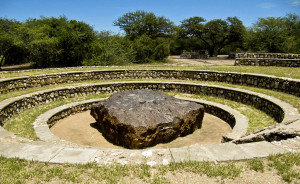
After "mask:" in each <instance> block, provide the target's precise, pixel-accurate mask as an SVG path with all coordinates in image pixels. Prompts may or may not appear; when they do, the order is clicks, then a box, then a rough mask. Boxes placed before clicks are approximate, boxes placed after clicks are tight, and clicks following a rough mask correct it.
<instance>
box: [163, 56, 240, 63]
mask: <svg viewBox="0 0 300 184" xmlns="http://www.w3.org/2000/svg"><path fill="white" fill-rule="evenodd" d="M227 57H228V56H227V55H218V56H217V57H211V58H208V59H184V58H180V56H169V57H168V59H169V60H171V61H173V62H174V63H173V64H168V65H179V66H191V65H192V66H198V65H222V66H224V65H232V66H233V65H234V62H235V60H234V59H227Z"/></svg>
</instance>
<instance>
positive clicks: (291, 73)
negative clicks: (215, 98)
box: [0, 65, 300, 79]
mask: <svg viewBox="0 0 300 184" xmlns="http://www.w3.org/2000/svg"><path fill="white" fill-rule="evenodd" d="M113 69H128V70H129V69H132V70H134V69H145V70H146V69H173V70H176V69H177V70H185V69H188V70H215V71H226V72H238V73H257V74H267V75H274V76H277V77H289V78H295V79H299V78H300V68H299V67H295V68H290V67H258V66H166V65H129V66H118V67H100V66H99V67H76V68H53V69H36V70H24V71H8V72H0V78H9V77H20V76H30V75H39V74H49V73H61V72H68V71H88V70H113Z"/></svg>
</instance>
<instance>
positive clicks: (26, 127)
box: [4, 94, 109, 140]
mask: <svg viewBox="0 0 300 184" xmlns="http://www.w3.org/2000/svg"><path fill="white" fill-rule="evenodd" d="M108 96H109V95H108V94H99V95H89V96H86V97H81V98H70V99H65V100H60V101H55V102H50V103H46V104H42V105H38V106H36V107H34V108H31V109H28V110H25V111H23V112H21V113H19V114H16V115H15V116H13V117H12V118H11V119H9V120H8V121H7V122H6V123H5V125H4V128H5V129H6V130H8V131H10V132H14V133H15V134H16V135H18V136H19V137H23V138H27V139H30V140H38V139H39V138H38V137H37V136H36V134H35V131H34V128H33V123H34V121H35V120H36V118H37V117H38V116H39V115H40V114H42V113H44V112H46V111H48V110H50V109H53V108H55V107H58V106H61V105H64V104H66V103H70V102H75V101H82V100H88V99H94V98H106V97H108Z"/></svg>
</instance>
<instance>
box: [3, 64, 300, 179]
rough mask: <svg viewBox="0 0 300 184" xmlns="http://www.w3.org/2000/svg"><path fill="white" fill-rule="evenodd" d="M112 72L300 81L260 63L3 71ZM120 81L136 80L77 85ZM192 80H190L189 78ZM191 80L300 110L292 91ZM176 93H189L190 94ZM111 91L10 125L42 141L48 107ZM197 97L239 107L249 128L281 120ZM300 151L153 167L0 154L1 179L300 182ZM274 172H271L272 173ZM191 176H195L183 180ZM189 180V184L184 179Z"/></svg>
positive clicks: (293, 72) (36, 111) (293, 71)
mask: <svg viewBox="0 0 300 184" xmlns="http://www.w3.org/2000/svg"><path fill="white" fill-rule="evenodd" d="M103 69H105V70H109V69H179V70H182V69H193V70H216V71H228V72H243V73H257V74H268V75H275V76H278V77H289V78H294V79H300V68H287V67H255V66H253V67H252V66H165V65H142V66H140V65H138V66H136V65H132V66H124V67H82V68H81V67H78V68H60V69H42V70H26V71H10V72H0V78H8V77H18V76H28V75H37V74H46V73H59V72H66V71H75V70H76V71H87V70H103ZM118 81H135V80H108V81H84V82H78V83H71V85H72V86H74V85H81V84H87V83H95V82H118ZM151 81H162V82H170V81H171V80H161V79H151ZM172 82H183V81H180V80H172ZM185 82H186V81H185ZM188 82H191V83H204V84H214V85H222V86H227V87H234V88H241V89H246V90H250V91H254V92H259V93H263V94H267V95H270V96H273V97H275V98H278V99H280V100H282V101H285V102H287V103H290V104H291V105H293V106H294V107H295V108H297V109H298V110H300V98H299V97H296V96H293V95H289V94H286V93H281V92H276V91H272V90H267V89H260V88H254V87H248V86H239V85H232V84H225V83H218V82H202V81H188ZM68 85H70V84H59V85H52V86H44V87H38V88H29V89H25V90H20V91H13V92H9V93H5V94H1V95H0V101H2V100H5V99H7V98H11V97H15V96H19V95H22V94H27V93H31V92H35V91H39V90H43V89H50V88H56V87H61V86H68ZM170 94H171V95H180V96H186V94H177V93H176V94H175V93H170ZM107 96H108V95H107V94H106V95H89V96H86V97H82V98H73V99H66V100H63V101H56V102H51V103H47V104H43V105H39V106H37V107H35V108H32V109H28V110H26V111H24V112H22V113H19V114H16V115H15V116H13V117H12V118H11V119H10V120H9V121H8V122H7V123H6V124H5V126H4V127H5V128H6V129H7V130H9V131H12V132H15V133H16V134H18V135H19V136H21V137H25V138H29V139H32V140H37V139H38V138H37V137H36V135H35V133H34V131H33V127H32V123H33V122H34V121H35V119H36V117H37V116H39V115H40V114H41V113H44V112H45V111H47V110H49V109H52V108H55V107H57V106H60V105H63V104H65V103H70V102H74V101H81V100H87V99H93V98H104V97H107ZM188 97H192V98H201V99H204V100H208V101H214V102H217V103H221V104H225V105H228V106H230V107H232V108H234V109H237V110H238V111H240V112H241V113H242V114H244V115H245V116H247V117H248V118H249V129H248V132H252V131H253V130H256V129H259V128H263V127H265V126H269V125H272V124H275V123H276V122H275V121H274V119H272V118H271V117H269V116H268V115H266V114H265V113H264V112H262V111H259V110H257V109H255V108H253V107H251V106H247V105H244V104H241V103H237V102H233V101H230V100H226V99H223V98H218V97H211V96H204V95H202V94H197V95H192V96H190V95H188ZM299 168H300V153H287V154H282V155H271V156H269V157H268V158H264V159H257V158H256V159H252V160H248V161H235V162H222V163H211V162H194V161H190V162H184V163H171V164H170V165H167V166H154V167H150V166H148V165H119V164H112V165H97V164H95V163H88V164H61V165H58V164H50V163H40V162H33V161H26V160H22V159H18V158H4V157H1V156H0V173H1V174H0V183H1V184H2V183H3V184H6V183H174V182H178V181H181V180H183V181H184V182H185V183H189V182H193V181H194V182H195V183H197V182H199V181H202V180H203V181H204V180H205V181H211V179H213V181H215V182H218V183H223V182H224V183H226V182H227V181H229V182H231V183H235V182H238V183H245V182H247V181H248V182H251V183H256V181H254V180H253V181H252V179H253V178H251V177H249V176H248V175H247V173H251V174H252V175H253V176H254V177H255V176H258V177H261V176H264V177H266V179H265V180H264V182H267V181H269V179H270V178H273V177H276V176H277V177H278V178H279V180H278V182H280V183H281V182H288V183H297V182H298V183H299V181H300V169H299ZM270 173H271V174H270ZM183 176H184V177H185V176H190V178H182V177H183ZM184 182H183V183H184Z"/></svg>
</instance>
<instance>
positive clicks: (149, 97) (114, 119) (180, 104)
mask: <svg viewBox="0 0 300 184" xmlns="http://www.w3.org/2000/svg"><path fill="white" fill-rule="evenodd" d="M91 115H92V116H93V117H94V118H95V120H96V121H97V124H98V125H99V128H100V129H101V131H102V133H103V135H104V136H105V137H106V138H107V139H109V140H110V141H111V142H113V143H114V144H116V145H120V146H124V147H127V148H132V149H137V148H144V147H149V146H153V145H155V144H158V143H165V142H170V141H172V140H174V139H175V138H177V137H179V136H185V135H188V134H190V133H193V132H194V131H195V130H196V129H198V128H201V125H202V119H203V115H204V107H203V106H202V105H200V104H197V103H195V102H189V101H184V100H179V99H176V98H174V97H172V96H169V95H166V94H164V93H162V92H157V91H152V90H133V91H125V92H120V93H116V94H113V95H112V96H111V97H110V98H109V99H107V100H105V101H102V102H99V103H97V104H94V105H93V106H92V109H91Z"/></svg>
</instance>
